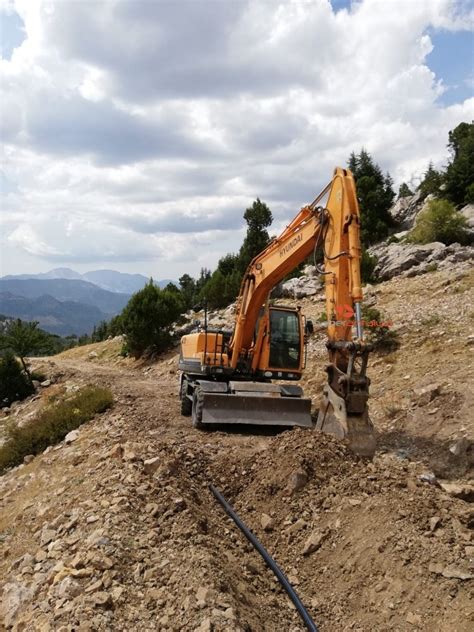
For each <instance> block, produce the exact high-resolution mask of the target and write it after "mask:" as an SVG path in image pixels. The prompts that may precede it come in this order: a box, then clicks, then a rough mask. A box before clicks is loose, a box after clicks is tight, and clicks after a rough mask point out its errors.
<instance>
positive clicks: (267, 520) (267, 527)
mask: <svg viewBox="0 0 474 632" xmlns="http://www.w3.org/2000/svg"><path fill="white" fill-rule="evenodd" d="M260 524H261V525H262V529H263V530H264V531H272V530H273V528H274V526H275V521H274V520H273V518H272V517H271V516H269V515H268V514H266V513H264V514H262V517H261V518H260Z"/></svg>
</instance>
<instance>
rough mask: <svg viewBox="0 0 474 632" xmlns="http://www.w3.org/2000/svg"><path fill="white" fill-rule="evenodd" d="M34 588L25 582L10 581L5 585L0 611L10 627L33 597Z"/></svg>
mask: <svg viewBox="0 0 474 632" xmlns="http://www.w3.org/2000/svg"><path fill="white" fill-rule="evenodd" d="M32 596H33V595H32V590H31V588H28V587H27V586H26V585H25V584H21V583H19V582H10V583H7V584H5V586H4V587H3V595H2V600H1V603H0V613H1V614H2V615H3V622H4V623H5V625H6V626H7V627H10V626H11V625H12V624H13V622H14V620H15V617H16V615H17V614H18V612H20V610H21V609H22V606H23V605H24V604H25V603H26V602H27V601H29V600H30V599H31V598H32Z"/></svg>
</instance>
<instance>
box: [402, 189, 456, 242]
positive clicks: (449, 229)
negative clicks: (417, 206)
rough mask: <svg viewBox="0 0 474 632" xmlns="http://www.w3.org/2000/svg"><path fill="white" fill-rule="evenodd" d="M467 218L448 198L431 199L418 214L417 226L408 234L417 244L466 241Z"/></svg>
mask: <svg viewBox="0 0 474 632" xmlns="http://www.w3.org/2000/svg"><path fill="white" fill-rule="evenodd" d="M466 228H467V220H466V218H465V217H464V216H463V215H461V213H459V211H457V210H456V209H455V207H454V206H453V205H452V204H451V202H448V200H431V201H430V202H429V203H428V204H427V207H426V208H425V209H424V210H423V211H422V212H421V213H420V214H419V215H418V217H417V219H416V224H415V227H414V228H413V229H412V230H411V232H410V234H409V235H408V239H409V241H411V242H413V243H417V244H429V243H431V242H433V241H441V242H442V243H443V244H446V245H449V244H453V243H455V242H458V243H466V242H467V241H468V233H467V231H466Z"/></svg>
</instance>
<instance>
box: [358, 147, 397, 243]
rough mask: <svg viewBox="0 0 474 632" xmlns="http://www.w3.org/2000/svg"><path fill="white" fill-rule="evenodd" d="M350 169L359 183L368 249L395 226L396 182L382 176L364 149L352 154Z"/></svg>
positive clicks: (364, 239)
mask: <svg viewBox="0 0 474 632" xmlns="http://www.w3.org/2000/svg"><path fill="white" fill-rule="evenodd" d="M348 166H349V169H350V170H351V171H352V173H353V175H354V177H355V180H356V184H357V195H358V199H359V206H360V213H361V241H362V245H363V246H366V247H367V246H370V245H371V244H374V243H376V242H378V241H381V240H382V239H384V238H385V237H387V235H388V233H389V230H390V228H391V227H392V226H393V219H392V217H391V215H390V213H389V209H390V207H391V206H392V203H393V200H394V197H395V192H394V190H393V188H392V184H393V181H392V179H391V177H390V175H389V174H388V173H387V174H386V175H384V174H383V172H382V170H381V168H380V167H379V166H378V165H377V164H375V163H374V161H373V159H372V157H371V156H370V154H369V153H368V152H367V151H366V150H365V149H361V151H360V153H359V154H355V153H354V152H352V154H351V155H350V157H349V161H348Z"/></svg>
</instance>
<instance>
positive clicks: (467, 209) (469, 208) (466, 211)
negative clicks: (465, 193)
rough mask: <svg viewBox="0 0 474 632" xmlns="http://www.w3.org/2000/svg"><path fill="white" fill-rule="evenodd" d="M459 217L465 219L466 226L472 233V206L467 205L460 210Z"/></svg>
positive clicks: (473, 225)
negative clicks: (461, 216)
mask: <svg viewBox="0 0 474 632" xmlns="http://www.w3.org/2000/svg"><path fill="white" fill-rule="evenodd" d="M460 213H461V215H464V217H465V218H466V219H467V225H468V227H469V228H470V229H471V231H472V232H474V204H467V205H466V206H464V207H463V208H462V209H461V210H460Z"/></svg>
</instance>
